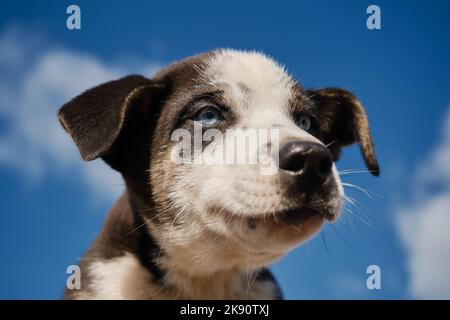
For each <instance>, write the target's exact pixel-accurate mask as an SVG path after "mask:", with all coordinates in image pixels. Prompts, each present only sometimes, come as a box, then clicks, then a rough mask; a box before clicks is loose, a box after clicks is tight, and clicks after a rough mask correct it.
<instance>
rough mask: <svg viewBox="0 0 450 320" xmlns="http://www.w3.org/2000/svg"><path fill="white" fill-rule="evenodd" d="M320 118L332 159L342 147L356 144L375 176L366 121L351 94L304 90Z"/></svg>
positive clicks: (334, 89) (376, 165)
mask: <svg viewBox="0 0 450 320" xmlns="http://www.w3.org/2000/svg"><path fill="white" fill-rule="evenodd" d="M307 95H308V97H309V99H310V100H311V101H312V102H313V103H314V105H315V108H316V110H317V113H318V115H319V117H320V125H321V131H322V137H323V140H324V143H325V144H330V147H329V149H330V150H331V152H332V153H333V156H334V159H335V160H338V159H339V156H340V149H341V147H343V146H346V145H350V144H353V143H358V144H359V145H360V148H361V152H362V155H363V157H364V162H365V163H366V166H367V168H368V169H369V170H370V172H371V173H372V174H373V175H375V176H378V175H379V173H380V168H379V165H378V160H377V156H376V154H375V148H374V143H373V140H372V135H371V133H370V128H369V121H368V119H367V114H366V111H365V110H364V107H363V105H362V104H361V102H360V101H359V100H358V98H356V97H355V96H354V95H353V94H351V93H350V92H348V91H346V90H343V89H339V88H326V89H321V90H307Z"/></svg>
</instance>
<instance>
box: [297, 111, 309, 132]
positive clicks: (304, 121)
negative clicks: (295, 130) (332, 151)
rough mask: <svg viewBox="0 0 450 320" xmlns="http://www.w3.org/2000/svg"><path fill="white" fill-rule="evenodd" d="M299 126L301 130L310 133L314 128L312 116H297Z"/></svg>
mask: <svg viewBox="0 0 450 320" xmlns="http://www.w3.org/2000/svg"><path fill="white" fill-rule="evenodd" d="M296 120H297V125H298V126H299V127H300V129H302V130H305V131H310V130H311V127H312V119H311V117H310V116H308V115H306V114H300V115H298V116H297V119H296Z"/></svg>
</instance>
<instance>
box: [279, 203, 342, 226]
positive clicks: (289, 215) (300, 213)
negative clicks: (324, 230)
mask: <svg viewBox="0 0 450 320" xmlns="http://www.w3.org/2000/svg"><path fill="white" fill-rule="evenodd" d="M275 215H276V216H279V217H280V218H281V219H282V220H283V221H284V222H286V223H287V224H289V225H297V224H301V223H304V222H305V221H306V220H308V219H309V218H311V217H313V216H322V217H324V218H325V219H326V220H328V221H331V220H333V217H334V214H333V213H331V211H330V210H327V209H324V208H311V207H297V208H293V209H289V210H283V211H280V212H277V213H275Z"/></svg>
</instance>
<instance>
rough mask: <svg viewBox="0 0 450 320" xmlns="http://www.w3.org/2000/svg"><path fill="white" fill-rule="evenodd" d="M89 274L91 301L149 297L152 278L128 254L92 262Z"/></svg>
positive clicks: (133, 257)
mask: <svg viewBox="0 0 450 320" xmlns="http://www.w3.org/2000/svg"><path fill="white" fill-rule="evenodd" d="M89 273H90V275H91V277H92V281H91V283H90V284H89V286H90V289H91V290H92V297H90V298H92V299H142V298H144V297H148V296H149V289H150V288H151V283H152V277H151V275H150V273H149V272H148V271H147V270H146V269H145V268H144V267H143V266H142V265H141V264H140V262H139V260H138V259H137V258H136V257H135V256H133V255H132V254H130V253H126V254H125V255H123V256H121V257H117V258H113V259H111V260H105V261H96V262H93V263H91V264H90V266H89ZM81 276H83V275H81Z"/></svg>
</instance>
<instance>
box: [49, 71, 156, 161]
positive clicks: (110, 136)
mask: <svg viewBox="0 0 450 320" xmlns="http://www.w3.org/2000/svg"><path fill="white" fill-rule="evenodd" d="M160 87H161V86H160V85H158V84H155V83H154V82H152V81H151V80H149V79H147V78H145V77H142V76H138V75H131V76H127V77H124V78H121V79H119V80H115V81H111V82H107V83H105V84H102V85H99V86H97V87H94V88H92V89H89V90H87V91H86V92H84V93H82V94H81V95H79V96H78V97H76V98H74V99H73V100H71V101H69V102H68V103H66V104H65V105H63V106H62V108H61V109H60V110H59V114H58V117H59V121H60V122H61V124H62V126H63V127H64V129H65V130H66V131H67V132H68V133H69V134H70V135H71V137H72V139H73V140H74V141H75V143H76V145H77V146H78V149H79V150H80V153H81V156H82V158H83V159H84V160H93V159H96V158H98V157H103V156H106V155H109V153H111V151H112V149H113V147H114V146H115V143H116V141H117V140H118V137H119V135H120V134H121V133H122V131H124V128H125V127H129V126H130V125H129V124H127V122H130V118H131V114H133V113H135V112H138V113H139V114H142V113H143V112H146V111H145V107H146V104H149V101H150V99H151V96H152V94H153V93H154V92H155V91H157V90H158V89H159V88H160ZM133 118H136V117H135V116H134V117H133ZM133 121H134V119H133Z"/></svg>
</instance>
